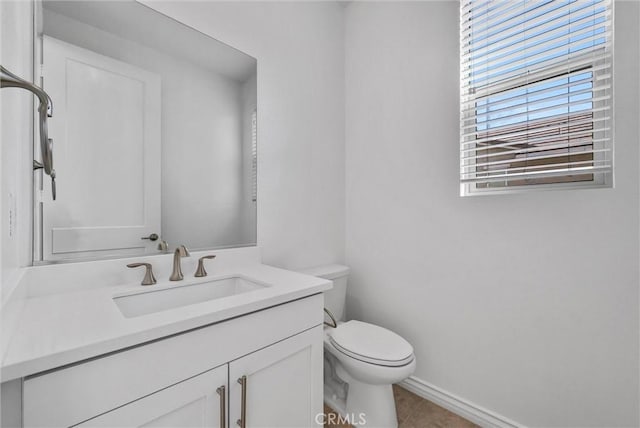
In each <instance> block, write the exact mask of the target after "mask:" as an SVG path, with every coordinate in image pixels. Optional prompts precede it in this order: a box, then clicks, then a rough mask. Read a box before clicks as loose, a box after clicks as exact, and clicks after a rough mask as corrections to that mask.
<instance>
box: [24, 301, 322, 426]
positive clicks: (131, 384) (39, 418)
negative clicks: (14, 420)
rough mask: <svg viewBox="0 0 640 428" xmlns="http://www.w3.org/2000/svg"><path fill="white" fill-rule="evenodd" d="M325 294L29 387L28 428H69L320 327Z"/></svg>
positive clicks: (33, 381)
mask: <svg viewBox="0 0 640 428" xmlns="http://www.w3.org/2000/svg"><path fill="white" fill-rule="evenodd" d="M323 304H324V298H323V295H322V294H316V295H313V296H310V297H306V298H304V299H300V300H296V301H293V302H290V303H286V304H282V305H279V306H275V307H272V308H268V309H264V310H261V311H258V312H253V313H250V314H247V315H244V316H241V317H238V318H234V319H231V320H228V321H224V322H221V323H217V324H213V325H210V326H206V327H203V328H199V329H196V330H192V331H189V332H185V333H182V334H179V335H175V336H171V337H168V338H165V339H161V340H157V341H154V342H150V343H147V344H143V345H141V346H137V347H134V348H130V349H127V350H123V351H120V352H116V353H113V354H109V355H106V356H103V357H98V358H96V359H93V360H88V361H85V362H81V363H79V364H76V365H73V366H69V367H66V368H62V369H59V370H54V371H51V372H47V373H44V374H41V375H35V376H31V377H28V378H26V379H25V381H24V390H23V393H24V395H23V409H24V419H23V421H24V426H29V427H31V426H47V427H53V426H70V425H74V424H77V423H80V422H82V421H85V420H87V419H89V418H92V417H94V416H96V415H99V414H101V413H104V412H107V411H109V410H111V409H114V408H116V407H118V406H121V405H123V404H126V403H129V402H131V401H133V400H136V399H138V398H140V397H143V396H145V395H147V394H151V393H153V392H155V391H158V390H160V389H162V388H166V387H167V386H170V385H173V384H175V383H177V382H180V381H183V380H185V379H187V378H189V377H192V376H195V375H197V374H199V373H202V372H205V371H207V370H210V369H212V368H214V367H217V366H219V365H222V364H225V363H227V362H229V361H231V360H234V359H237V358H239V357H241V356H243V355H246V354H249V353H251V352H254V351H256V350H258V349H261V348H263V347H266V346H268V345H271V344H273V343H275V342H278V341H280V340H282V339H285V338H287V337H290V336H293V335H295V334H297V333H299V332H301V331H304V330H306V329H309V328H311V327H314V326H317V325H320V324H322V321H323V311H322V308H323Z"/></svg>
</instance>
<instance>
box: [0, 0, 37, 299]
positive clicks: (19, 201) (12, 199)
mask: <svg viewBox="0 0 640 428" xmlns="http://www.w3.org/2000/svg"><path fill="white" fill-rule="evenodd" d="M32 32H33V26H32V19H31V4H30V3H28V2H22V1H0V64H2V65H3V66H4V67H6V68H7V69H8V70H10V71H11V72H13V73H15V74H17V75H18V76H20V77H23V78H25V79H27V80H31V78H32V76H33V61H32V56H31V54H30V52H31V46H32V44H33V36H32ZM34 99H35V97H34V95H32V94H31V93H29V92H27V91H25V90H22V89H14V88H10V89H8V88H4V89H2V90H1V91H0V174H1V175H0V181H1V184H0V191H1V192H2V193H1V195H0V207H1V210H2V211H1V212H0V221H1V223H0V225H1V227H0V229H1V230H2V240H1V242H0V255H1V256H0V271H1V274H0V289H1V290H0V297H1V298H0V302H1V301H2V300H4V298H6V296H7V295H8V294H9V292H10V291H11V290H12V288H13V286H14V285H15V283H16V276H17V275H18V273H19V268H20V267H21V266H26V265H28V264H29V263H30V262H31V248H30V242H31V176H32V173H31V171H32V169H31V168H32V163H31V160H32V159H33V158H32V157H31V156H32V144H33V132H32V129H33V122H32V120H33V116H32V108H33V105H34V104H33V103H34V101H33V100H34ZM10 222H11V223H12V227H11V228H10V227H9V223H10ZM10 229H11V230H10Z"/></svg>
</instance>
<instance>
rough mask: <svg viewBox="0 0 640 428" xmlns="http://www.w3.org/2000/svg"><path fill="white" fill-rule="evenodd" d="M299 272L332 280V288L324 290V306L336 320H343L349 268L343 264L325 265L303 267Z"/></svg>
mask: <svg viewBox="0 0 640 428" xmlns="http://www.w3.org/2000/svg"><path fill="white" fill-rule="evenodd" d="M301 272H302V273H304V274H306V275H312V276H317V277H320V278H324V279H329V280H331V281H333V288H332V289H331V290H327V291H325V292H324V307H325V308H327V309H328V310H329V311H330V312H331V313H332V314H333V316H334V317H336V320H337V321H344V317H345V313H344V303H345V299H346V296H347V277H348V276H349V268H348V267H347V266H343V265H325V266H317V267H314V268H309V269H305V270H303V271H301Z"/></svg>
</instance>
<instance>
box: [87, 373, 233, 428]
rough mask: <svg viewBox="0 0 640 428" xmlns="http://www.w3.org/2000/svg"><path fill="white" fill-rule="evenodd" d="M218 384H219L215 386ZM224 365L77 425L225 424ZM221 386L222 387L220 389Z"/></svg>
mask: <svg viewBox="0 0 640 428" xmlns="http://www.w3.org/2000/svg"><path fill="white" fill-rule="evenodd" d="M216 385H218V386H216ZM226 385H227V366H226V365H224V366H222V367H218V368H215V369H213V370H210V371H208V372H206V373H203V374H201V375H198V376H195V377H193V378H191V379H187V380H185V381H182V382H180V383H178V384H176V385H173V386H170V387H169V388H166V389H163V390H161V391H158V392H156V393H154V394H151V395H148V396H146V397H143V398H141V399H139V400H136V401H134V402H133V403H129V404H126V405H124V406H122V407H119V408H117V409H115V410H112V411H110V412H107V413H105V414H103V415H100V416H97V417H95V418H93V419H90V420H88V421H86V422H83V423H81V424H79V425H77V426H80V427H103V428H113V427H142V426H144V427H173V428H181V427H191V428H198V427H202V428H204V427H224V426H226V425H223V422H224V424H226V410H225V411H224V412H223V411H222V409H221V407H220V405H219V404H218V402H220V403H222V404H221V405H222V406H226V396H225V397H224V398H223V397H222V395H221V394H225V395H226ZM223 387H224V388H223Z"/></svg>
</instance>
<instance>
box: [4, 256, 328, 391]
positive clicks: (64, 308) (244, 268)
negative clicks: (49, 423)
mask: <svg viewBox="0 0 640 428" xmlns="http://www.w3.org/2000/svg"><path fill="white" fill-rule="evenodd" d="M213 253H218V252H216V251H214V252H213ZM164 258H165V259H166V257H164ZM139 259H140V258H138V260H139ZM127 261H128V260H124V261H120V262H119V264H120V265H122V264H123V263H125V262H127ZM163 263H164V260H163ZM112 264H113V262H112ZM34 269H38V268H34ZM67 269H68V268H67ZM86 269H87V266H85V270H86ZM208 270H209V271H210V273H209V276H207V277H204V278H194V277H193V276H192V275H186V272H187V271H185V279H184V280H183V281H180V283H175V282H169V281H168V280H164V279H163V280H159V281H158V283H157V284H156V285H153V286H147V287H143V286H141V285H139V282H137V281H139V278H138V279H137V281H136V282H134V283H132V282H131V281H130V282H128V283H127V284H125V285H99V286H95V285H93V286H88V287H85V288H82V287H78V286H73V287H69V289H67V290H64V289H59V288H60V287H59V286H58V287H57V288H58V290H57V291H56V292H50V293H34V292H31V293H28V294H27V295H25V297H23V298H22V299H21V301H20V310H18V311H15V312H16V314H15V316H14V318H15V319H13V320H12V321H11V322H10V323H7V325H8V326H9V331H6V330H4V331H3V334H9V335H10V336H9V338H8V339H7V341H6V345H5V348H6V349H3V350H2V351H3V359H2V365H1V366H0V380H1V381H2V382H5V381H8V380H12V379H16V378H19V377H24V376H28V375H31V374H35V373H39V372H42V371H45V370H50V369H53V368H56V367H60V366H63V365H66V364H71V363H74V362H77V361H81V360H84V359H87V358H91V357H96V356H99V355H102V354H105V353H109V352H113V351H117V350H120V349H124V348H127V347H130V346H135V345H138V344H141V343H144V342H148V341H150V340H154V339H158V338H162V337H165V336H168V335H172V334H176V333H180V332H184V331H186V330H190V329H193V328H197V327H201V326H205V325H208V324H212V323H216V322H220V321H223V320H226V319H230V318H233V317H237V316H240V315H243V314H247V313H250V312H254V311H258V310H261V309H265V308H268V307H271V306H275V305H279V304H282V303H285V302H288V301H292V300H295V299H299V298H303V297H306V296H310V295H312V294H316V293H320V292H323V291H325V290H328V289H330V288H331V281H328V280H324V279H320V278H315V277H312V276H307V275H302V274H299V273H295V272H291V271H287V270H283V269H278V268H274V267H271V266H267V265H264V264H260V263H256V262H251V261H249V262H248V263H246V264H243V263H235V264H234V263H232V264H230V265H229V266H224V264H223V265H220V266H216V267H215V268H208ZM142 273H143V271H139V272H138V276H140V275H141V274H142ZM230 275H240V276H243V277H245V278H247V279H250V280H254V281H256V282H260V283H264V284H268V285H269V286H267V287H265V288H262V289H259V290H255V291H250V292H247V293H243V294H237V295H233V296H229V297H223V298H219V299H214V300H208V301H204V302H200V303H196V304H193V305H189V306H182V307H177V308H174V309H169V310H165V311H162V312H155V313H151V314H148V315H142V316H138V317H132V318H126V317H125V316H124V315H123V314H122V313H121V312H120V310H119V308H118V307H117V306H116V304H115V302H114V300H113V297H114V296H116V295H122V294H123V293H130V292H132V291H142V292H145V291H151V290H152V289H153V290H156V289H157V290H160V289H162V288H167V287H172V286H176V285H186V284H195V283H201V282H208V281H212V280H215V279H217V278H224V277H228V276H230ZM80 276H82V275H80ZM56 281H58V282H59V278H58V279H57V280H56ZM25 286H26V285H25ZM53 288H56V287H53ZM6 328H7V326H5V329H6Z"/></svg>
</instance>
